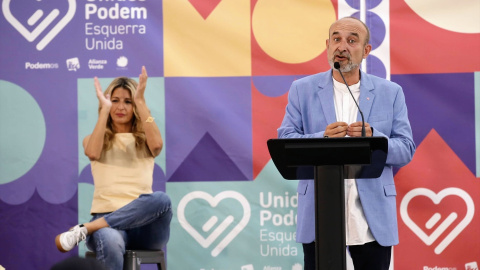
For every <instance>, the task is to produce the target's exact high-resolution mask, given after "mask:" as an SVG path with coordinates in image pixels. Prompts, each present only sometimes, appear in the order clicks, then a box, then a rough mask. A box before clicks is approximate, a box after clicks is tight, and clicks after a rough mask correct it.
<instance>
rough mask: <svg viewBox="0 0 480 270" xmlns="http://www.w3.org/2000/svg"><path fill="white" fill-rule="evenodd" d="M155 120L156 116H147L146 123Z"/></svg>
mask: <svg viewBox="0 0 480 270" xmlns="http://www.w3.org/2000/svg"><path fill="white" fill-rule="evenodd" d="M153 120H155V118H153V117H151V116H149V117H148V118H147V120H145V122H146V123H152V122H153Z"/></svg>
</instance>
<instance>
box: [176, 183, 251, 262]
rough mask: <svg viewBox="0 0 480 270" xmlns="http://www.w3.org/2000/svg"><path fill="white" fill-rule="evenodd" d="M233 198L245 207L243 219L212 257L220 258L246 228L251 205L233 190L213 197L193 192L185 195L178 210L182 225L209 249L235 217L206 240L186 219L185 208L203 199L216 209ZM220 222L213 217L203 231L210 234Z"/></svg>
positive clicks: (229, 218)
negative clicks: (221, 202)
mask: <svg viewBox="0 0 480 270" xmlns="http://www.w3.org/2000/svg"><path fill="white" fill-rule="evenodd" d="M227 198H231V199H235V200H237V201H238V202H240V204H241V205H242V207H243V217H242V219H241V220H240V222H238V224H237V225H236V226H235V227H234V228H233V229H232V230H231V231H230V232H229V233H228V234H227V235H226V236H225V238H224V239H223V240H222V241H220V243H219V244H218V245H217V246H216V247H214V248H213V250H212V252H211V254H212V257H216V256H218V254H220V252H222V250H223V249H224V248H225V247H227V246H228V244H230V242H231V241H232V240H233V239H234V238H235V237H236V236H237V235H238V234H239V233H240V232H241V231H242V230H243V229H244V228H245V226H246V225H247V224H248V221H249V220H250V214H251V211H250V204H249V203H248V201H247V199H246V198H245V197H244V196H243V195H242V194H240V193H238V192H236V191H232V190H227V191H223V192H221V193H219V194H217V196H215V197H212V196H211V195H210V194H208V193H206V192H203V191H193V192H190V193H188V194H187V195H185V196H184V197H183V198H182V200H180V202H179V204H178V209H177V212H178V214H177V216H178V221H179V222H180V225H181V226H182V227H183V228H184V229H185V230H186V231H187V232H188V233H189V234H190V235H191V236H192V237H193V238H194V239H195V240H196V241H197V242H198V243H199V244H200V245H201V246H202V247H204V248H208V247H209V246H210V245H211V244H212V243H213V242H214V241H215V240H216V239H217V238H218V237H219V236H220V235H221V234H222V233H223V232H224V231H225V230H226V229H227V228H228V227H229V226H230V224H232V223H233V222H234V217H233V216H231V215H230V216H227V217H226V218H225V219H224V220H223V221H222V222H221V223H220V224H219V225H217V227H216V228H215V229H214V230H213V231H212V232H211V233H210V235H208V236H207V238H204V237H203V236H202V235H200V233H199V232H198V231H197V230H195V228H193V226H192V225H191V224H190V223H189V222H188V221H187V219H186V218H185V207H186V206H187V204H188V203H189V202H190V201H192V200H195V199H202V200H205V201H207V202H208V203H209V204H210V206H211V207H216V206H217V205H218V203H219V202H220V201H222V200H224V199H227ZM217 222H218V217H216V216H212V217H210V219H209V220H208V221H207V222H206V223H205V224H203V226H202V230H203V231H204V232H208V231H209V230H210V229H212V228H213V227H214V226H215V225H216V224H217Z"/></svg>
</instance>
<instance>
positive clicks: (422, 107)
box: [392, 73, 475, 174]
mask: <svg viewBox="0 0 480 270" xmlns="http://www.w3.org/2000/svg"><path fill="white" fill-rule="evenodd" d="M392 81H394V82H396V83H398V84H400V85H401V86H402V87H403V90H404V92H405V96H406V102H407V106H408V115H409V117H410V123H411V125H412V130H413V138H414V140H415V143H416V144H417V145H419V144H420V143H421V142H422V140H423V139H424V138H425V136H426V135H427V134H428V132H430V130H432V129H435V130H436V131H437V132H438V133H439V134H440V136H441V137H442V138H443V139H444V140H445V141H446V143H447V144H448V145H449V146H450V147H451V148H452V149H453V151H455V153H456V154H457V155H458V156H459V157H460V159H461V160H462V161H463V162H464V163H465V165H466V166H467V167H468V168H469V169H470V170H471V171H472V172H473V173H474V174H475V147H474V145H475V103H474V91H475V90H474V74H473V73H457V74H451V73H447V74H412V75H392Z"/></svg>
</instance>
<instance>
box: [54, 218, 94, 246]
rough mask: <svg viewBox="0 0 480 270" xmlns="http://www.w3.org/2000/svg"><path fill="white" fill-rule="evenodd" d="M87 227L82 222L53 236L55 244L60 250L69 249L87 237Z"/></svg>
mask: <svg viewBox="0 0 480 270" xmlns="http://www.w3.org/2000/svg"><path fill="white" fill-rule="evenodd" d="M87 233H88V231H87V228H86V227H85V226H83V224H79V225H76V226H75V227H73V228H71V229H70V230H69V231H68V232H64V233H61V234H59V235H57V237H55V244H56V245H57V248H58V250H60V251H61V252H67V251H70V250H71V249H72V248H74V247H75V246H78V243H79V242H81V241H83V240H85V239H86V238H87Z"/></svg>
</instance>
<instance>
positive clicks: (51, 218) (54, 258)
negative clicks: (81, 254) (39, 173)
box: [0, 192, 78, 269]
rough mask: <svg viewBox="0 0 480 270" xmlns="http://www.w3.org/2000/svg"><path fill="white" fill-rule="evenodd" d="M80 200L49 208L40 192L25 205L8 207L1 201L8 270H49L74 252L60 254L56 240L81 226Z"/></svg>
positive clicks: (1, 251)
mask: <svg viewBox="0 0 480 270" xmlns="http://www.w3.org/2000/svg"><path fill="white" fill-rule="evenodd" d="M77 204H78V202H77V196H76V194H75V196H74V197H72V199H71V200H69V201H67V202H65V203H62V204H50V203H48V202H46V201H44V200H43V199H42V198H41V197H40V196H39V195H38V193H37V192H35V193H34V194H33V196H32V197H31V198H30V200H28V201H27V202H26V203H24V204H21V205H8V204H5V203H4V202H2V201H0V209H1V213H2V218H1V219H0V228H2V229H1V230H0V243H2V244H1V245H0V261H1V265H2V266H3V267H4V268H5V269H50V267H51V266H52V265H53V264H55V263H56V262H59V261H61V260H63V259H65V258H67V257H70V256H74V255H76V254H78V249H77V248H75V249H73V250H72V251H70V252H68V253H61V252H60V251H58V250H57V248H56V247H55V236H56V235H57V234H59V233H62V232H63V231H66V230H68V229H69V228H70V227H72V226H73V225H75V224H77V222H78V214H77Z"/></svg>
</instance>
